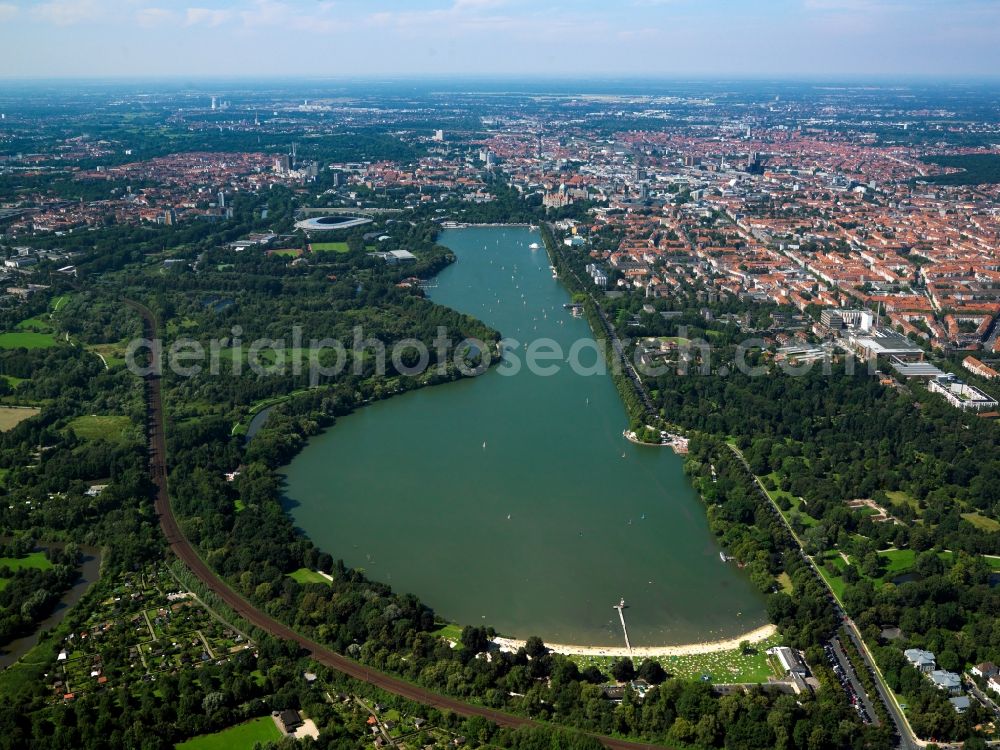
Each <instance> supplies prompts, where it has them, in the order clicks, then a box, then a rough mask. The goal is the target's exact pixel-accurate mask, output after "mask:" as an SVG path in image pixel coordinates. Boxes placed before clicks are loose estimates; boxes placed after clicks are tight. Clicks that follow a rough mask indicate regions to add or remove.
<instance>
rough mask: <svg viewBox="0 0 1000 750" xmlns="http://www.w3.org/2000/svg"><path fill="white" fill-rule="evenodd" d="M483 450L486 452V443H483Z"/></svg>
mask: <svg viewBox="0 0 1000 750" xmlns="http://www.w3.org/2000/svg"><path fill="white" fill-rule="evenodd" d="M483 450H486V441H485V440H484V441H483Z"/></svg>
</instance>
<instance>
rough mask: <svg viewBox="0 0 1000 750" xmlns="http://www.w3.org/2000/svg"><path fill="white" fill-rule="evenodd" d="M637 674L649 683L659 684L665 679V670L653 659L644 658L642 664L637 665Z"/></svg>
mask: <svg viewBox="0 0 1000 750" xmlns="http://www.w3.org/2000/svg"><path fill="white" fill-rule="evenodd" d="M637 674H638V675H639V677H641V678H642V679H644V680H645V681H646V682H648V683H649V684H650V685H659V684H660V683H662V682H663V681H664V680H666V679H667V672H666V670H664V669H663V667H662V666H661V665H660V662H658V661H656V660H655V659H646V660H644V661H643V662H642V664H640V665H639V670H638V672H637Z"/></svg>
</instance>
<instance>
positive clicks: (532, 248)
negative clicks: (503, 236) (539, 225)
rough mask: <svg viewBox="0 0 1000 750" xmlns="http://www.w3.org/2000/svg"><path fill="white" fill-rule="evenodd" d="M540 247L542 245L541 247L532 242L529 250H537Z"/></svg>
mask: <svg viewBox="0 0 1000 750" xmlns="http://www.w3.org/2000/svg"><path fill="white" fill-rule="evenodd" d="M539 247H541V245H539V244H538V243H537V242H532V243H531V244H530V245H528V249H529V250H537V249H538V248H539Z"/></svg>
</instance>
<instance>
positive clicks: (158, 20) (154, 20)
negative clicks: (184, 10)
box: [135, 8, 177, 29]
mask: <svg viewBox="0 0 1000 750" xmlns="http://www.w3.org/2000/svg"><path fill="white" fill-rule="evenodd" d="M176 18H177V16H176V15H175V14H174V12H173V11H170V10H165V9H164V8H142V9H141V10H138V11H136V13H135V22H136V23H137V24H139V25H140V26H142V27H143V28H144V29H152V28H155V27H157V26H163V25H165V24H169V23H172V22H173V21H174V20H176Z"/></svg>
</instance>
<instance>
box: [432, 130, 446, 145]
mask: <svg viewBox="0 0 1000 750" xmlns="http://www.w3.org/2000/svg"><path fill="white" fill-rule="evenodd" d="M434 140H435V141H438V142H439V143H440V142H443V141H444V131H443V130H435V131H434Z"/></svg>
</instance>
